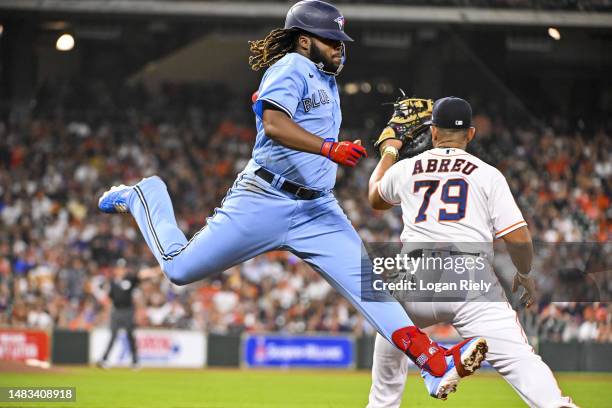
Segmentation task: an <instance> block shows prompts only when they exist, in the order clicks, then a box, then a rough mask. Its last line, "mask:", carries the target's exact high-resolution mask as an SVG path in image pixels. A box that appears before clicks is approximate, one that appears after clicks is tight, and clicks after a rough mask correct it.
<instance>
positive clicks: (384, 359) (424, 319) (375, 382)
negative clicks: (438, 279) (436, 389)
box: [368, 302, 453, 408]
mask: <svg viewBox="0 0 612 408" xmlns="http://www.w3.org/2000/svg"><path fill="white" fill-rule="evenodd" d="M402 305H403V306H404V309H405V310H406V312H407V313H408V316H409V317H410V319H411V320H412V321H413V322H414V324H416V325H417V326H418V327H422V328H425V327H429V326H431V325H434V324H436V323H441V322H450V321H451V320H452V317H453V316H452V313H450V312H449V311H447V310H446V309H447V308H444V307H443V308H440V307H439V306H440V305H435V306H438V307H434V303H433V302H402ZM372 359H373V365H372V387H371V388H370V396H369V404H368V408H382V407H384V408H392V407H394V408H395V407H399V406H400V404H401V402H402V395H403V393H404V388H405V385H406V380H407V377H406V375H407V373H408V357H407V356H406V355H404V353H402V352H401V351H400V350H398V349H397V348H396V347H394V346H393V345H392V344H391V343H389V342H388V341H387V340H385V339H384V338H383V337H382V336H380V335H377V336H376V341H375V342H374V354H373V356H372Z"/></svg>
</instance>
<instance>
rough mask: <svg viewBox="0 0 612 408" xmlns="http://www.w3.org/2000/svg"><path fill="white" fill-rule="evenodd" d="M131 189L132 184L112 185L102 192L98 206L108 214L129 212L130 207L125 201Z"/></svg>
mask: <svg viewBox="0 0 612 408" xmlns="http://www.w3.org/2000/svg"><path fill="white" fill-rule="evenodd" d="M133 191H134V188H133V187H132V186H126V185H124V184H121V185H119V186H113V187H111V188H110V190H108V191H106V192H105V193H104V194H102V197H100V199H99V200H98V208H99V209H100V211H103V212H105V213H108V214H115V213H129V212H130V209H129V208H128V204H127V203H128V199H129V198H130V194H132V192H133Z"/></svg>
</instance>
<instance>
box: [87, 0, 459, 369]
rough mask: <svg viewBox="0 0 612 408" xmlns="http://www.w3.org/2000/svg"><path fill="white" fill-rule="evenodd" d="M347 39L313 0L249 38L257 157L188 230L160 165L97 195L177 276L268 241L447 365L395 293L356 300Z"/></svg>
mask: <svg viewBox="0 0 612 408" xmlns="http://www.w3.org/2000/svg"><path fill="white" fill-rule="evenodd" d="M346 41H352V39H351V38H350V37H349V36H348V35H347V34H345V32H344V17H343V16H342V14H340V11H339V10H338V9H337V8H336V7H334V6H332V5H331V4H328V3H325V2H323V1H318V0H309V1H301V2H299V3H297V4H295V5H294V6H293V7H292V8H291V9H290V10H289V12H288V13H287V17H286V21H285V27H284V28H282V29H280V28H279V29H275V30H273V31H272V32H270V34H269V35H268V36H266V38H265V39H262V40H259V41H252V42H250V47H251V52H252V54H253V56H251V57H250V59H249V63H250V65H251V67H252V68H253V69H254V70H259V69H262V68H267V70H266V72H265V74H264V75H263V79H262V80H261V84H260V86H259V89H258V91H257V93H256V94H255V96H254V104H253V111H254V112H255V116H256V125H257V139H256V142H255V146H254V148H253V157H252V159H251V160H250V161H249V163H248V164H247V166H246V168H245V169H244V170H243V171H242V172H241V173H240V174H238V176H237V178H236V181H235V183H234V184H233V186H232V187H231V188H230V190H229V191H228V193H227V195H226V197H225V198H224V200H223V202H222V204H221V206H220V207H219V208H217V209H216V210H215V212H214V214H213V215H212V216H211V217H210V218H208V222H207V224H206V225H205V226H204V227H203V228H202V229H201V230H200V231H199V232H197V233H196V234H195V235H194V236H193V237H192V238H191V239H190V240H187V239H186V238H185V235H184V234H183V232H182V231H181V230H180V229H179V228H178V226H177V223H176V220H175V216H174V211H173V209H172V202H171V200H170V196H169V195H168V192H167V189H166V185H165V184H164V182H163V181H162V180H161V179H160V178H159V177H157V176H153V177H149V178H145V179H143V180H142V181H140V182H139V183H138V184H136V185H135V186H124V185H121V186H117V187H113V188H111V189H110V190H109V191H107V192H106V193H104V195H103V196H102V197H101V198H100V200H99V203H98V206H99V208H100V209H101V210H102V211H104V212H108V213H130V214H131V215H132V216H133V217H134V218H135V220H136V222H137V223H138V226H139V227H140V230H141V232H142V234H143V236H144V239H145V240H146V242H147V244H148V246H149V248H150V249H151V251H152V252H153V254H154V255H155V257H156V259H157V261H158V262H159V264H160V265H161V267H162V270H163V271H164V273H165V275H166V276H167V277H168V279H170V280H171V281H172V282H173V283H175V284H177V285H185V284H188V283H191V282H194V281H197V280H200V279H204V278H206V277H210V276H214V275H217V274H219V273H221V272H223V271H224V270H226V269H228V268H229V267H231V266H233V265H236V264H239V263H242V262H244V261H246V260H248V259H250V258H253V257H255V256H257V255H259V254H261V253H264V252H267V251H271V250H276V249H285V250H288V251H291V252H292V253H294V254H295V255H297V256H299V257H300V258H301V259H303V260H304V261H305V262H307V263H308V264H309V265H311V266H312V267H313V268H314V269H315V270H316V271H317V272H319V273H320V274H321V275H322V276H323V277H324V278H325V279H326V280H327V281H328V282H329V283H330V284H331V285H332V286H333V287H334V288H335V289H336V290H338V291H339V292H340V293H341V294H342V295H343V296H345V297H346V298H347V299H348V300H349V301H350V302H351V303H352V304H353V306H355V307H356V308H357V309H358V310H359V311H360V312H361V313H362V314H363V315H364V316H365V317H366V318H367V319H368V321H369V322H370V323H371V324H372V325H373V326H374V327H375V328H376V329H377V330H378V331H379V332H380V333H381V334H382V335H383V336H384V337H385V338H386V339H387V340H389V341H391V342H393V343H394V344H395V345H396V346H397V347H398V348H400V349H401V350H402V351H403V352H405V353H406V354H407V355H408V356H409V357H410V358H411V359H413V360H414V361H415V362H416V363H417V364H418V365H419V367H422V368H423V369H424V370H427V371H428V372H429V373H431V374H432V375H434V376H437V377H443V376H444V375H447V374H448V373H449V372H452V370H453V369H454V364H455V362H454V360H453V358H452V356H451V355H450V354H449V353H448V352H447V350H445V349H443V348H442V347H440V346H438V345H437V344H436V343H434V342H432V341H431V340H430V339H429V338H428V337H427V336H426V335H425V334H424V333H422V332H421V331H420V330H419V329H418V328H416V327H415V326H414V325H413V323H412V322H411V320H410V319H409V318H408V315H407V314H406V312H405V311H404V309H403V308H402V307H401V305H400V304H399V303H398V302H396V301H394V300H391V301H388V302H362V301H361V296H360V295H361V272H362V268H366V269H367V270H368V272H369V270H371V264H370V261H369V259H368V258H367V255H362V254H364V253H365V251H362V249H363V245H362V242H361V240H360V238H359V235H358V234H357V232H356V231H355V230H354V228H353V227H352V225H351V223H350V221H349V220H348V218H347V217H346V215H345V214H344V212H343V211H342V209H341V208H340V206H339V205H338V202H337V201H336V198H335V197H334V195H333V194H332V189H333V187H334V183H335V179H336V170H337V167H338V165H344V166H349V167H353V166H355V165H356V164H357V163H358V162H359V160H360V159H361V158H362V157H365V156H366V150H365V149H364V148H363V147H362V146H361V144H360V142H359V141H355V142H349V141H344V142H340V141H338V135H339V132H340V124H341V121H342V115H341V112H340V98H339V95H338V86H337V84H336V78H335V77H336V75H338V74H339V73H340V71H341V69H342V66H343V64H344V61H345V48H344V42H346ZM462 350H463V349H462Z"/></svg>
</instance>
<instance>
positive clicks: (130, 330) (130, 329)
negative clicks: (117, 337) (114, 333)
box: [125, 312, 138, 366]
mask: <svg viewBox="0 0 612 408" xmlns="http://www.w3.org/2000/svg"><path fill="white" fill-rule="evenodd" d="M130 314H131V316H130V322H128V323H127V324H126V326H125V333H126V335H127V339H128V344H129V346H130V353H131V354H132V366H136V365H138V349H137V347H136V339H135V338H134V320H133V318H134V315H133V312H131V313H130Z"/></svg>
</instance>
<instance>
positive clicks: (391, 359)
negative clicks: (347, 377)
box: [367, 334, 408, 408]
mask: <svg viewBox="0 0 612 408" xmlns="http://www.w3.org/2000/svg"><path fill="white" fill-rule="evenodd" d="M407 375H408V356H406V355H405V354H404V353H402V352H401V351H400V350H399V349H398V348H397V347H395V345H393V344H391V343H390V342H389V341H388V340H387V339H385V338H384V337H383V336H381V335H380V334H376V340H375V342H374V355H373V365H372V387H370V396H369V398H368V406H367V408H397V407H399V406H400V404H401V402H402V396H403V394H404V387H405V386H406V379H407Z"/></svg>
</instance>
